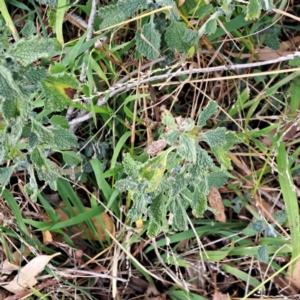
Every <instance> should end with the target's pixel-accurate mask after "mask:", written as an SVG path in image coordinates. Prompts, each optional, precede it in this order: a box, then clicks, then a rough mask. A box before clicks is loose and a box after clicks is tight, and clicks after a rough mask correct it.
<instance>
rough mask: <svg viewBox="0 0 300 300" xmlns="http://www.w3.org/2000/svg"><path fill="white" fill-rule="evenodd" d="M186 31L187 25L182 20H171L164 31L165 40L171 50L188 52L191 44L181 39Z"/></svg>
mask: <svg viewBox="0 0 300 300" xmlns="http://www.w3.org/2000/svg"><path fill="white" fill-rule="evenodd" d="M186 31H187V27H186V25H185V24H184V23H183V22H178V21H171V24H170V26H169V27H168V28H167V30H166V33H165V40H166V43H167V45H168V46H169V48H170V49H171V50H172V51H175V50H177V51H179V52H188V50H189V48H190V47H191V44H190V43H185V42H184V41H183V36H184V34H185V32H186Z"/></svg>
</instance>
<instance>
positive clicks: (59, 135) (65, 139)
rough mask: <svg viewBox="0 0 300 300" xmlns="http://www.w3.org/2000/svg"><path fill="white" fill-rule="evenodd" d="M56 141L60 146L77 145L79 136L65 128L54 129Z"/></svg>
mask: <svg viewBox="0 0 300 300" xmlns="http://www.w3.org/2000/svg"><path fill="white" fill-rule="evenodd" d="M52 132H53V135H54V143H55V145H56V146H57V147H58V148H69V147H76V146H77V137H76V135H75V134H74V133H72V132H71V131H69V130H68V129H65V128H57V129H53V131H52Z"/></svg>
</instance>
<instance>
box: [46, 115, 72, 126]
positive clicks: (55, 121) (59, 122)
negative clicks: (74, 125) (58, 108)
mask: <svg viewBox="0 0 300 300" xmlns="http://www.w3.org/2000/svg"><path fill="white" fill-rule="evenodd" d="M50 123H51V124H52V125H53V127H54V128H55V127H56V128H57V127H62V128H65V129H69V123H68V121H67V119H66V118H65V117H64V116H58V115H54V116H52V117H51V119H50Z"/></svg>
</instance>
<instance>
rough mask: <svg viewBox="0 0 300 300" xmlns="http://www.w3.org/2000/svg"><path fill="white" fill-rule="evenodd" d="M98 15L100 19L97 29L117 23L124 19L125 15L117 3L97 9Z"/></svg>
mask: <svg viewBox="0 0 300 300" xmlns="http://www.w3.org/2000/svg"><path fill="white" fill-rule="evenodd" d="M98 13H99V17H100V19H101V20H102V22H101V24H100V27H99V29H100V30H102V29H105V28H107V27H110V26H113V25H116V24H119V23H121V22H123V21H125V20H126V15H125V13H123V12H122V11H121V10H120V9H119V7H118V6H117V5H106V6H104V7H102V8H100V9H99V11H98Z"/></svg>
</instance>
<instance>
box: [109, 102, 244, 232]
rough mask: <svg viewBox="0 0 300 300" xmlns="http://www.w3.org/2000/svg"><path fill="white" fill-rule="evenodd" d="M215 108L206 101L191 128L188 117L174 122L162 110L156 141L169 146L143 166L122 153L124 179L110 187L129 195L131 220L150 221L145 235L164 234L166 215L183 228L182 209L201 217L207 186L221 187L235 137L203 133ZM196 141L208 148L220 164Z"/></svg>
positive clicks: (176, 227)
mask: <svg viewBox="0 0 300 300" xmlns="http://www.w3.org/2000/svg"><path fill="white" fill-rule="evenodd" d="M217 110H218V105H217V103H216V102H214V101H210V102H209V103H208V105H207V106H206V107H205V108H204V109H203V110H202V111H200V112H199V116H198V121H197V123H196V124H195V122H194V120H193V119H190V118H187V119H183V118H181V117H178V118H174V117H173V116H172V115H171V113H170V112H168V111H166V112H165V113H164V116H163V119H162V123H163V124H164V126H165V130H164V131H165V132H164V133H163V134H161V136H160V138H161V139H163V140H164V141H166V142H167V144H168V146H169V147H168V148H167V149H166V150H164V151H161V152H160V153H158V154H157V155H156V156H155V157H153V158H151V159H149V160H147V161H146V162H144V163H141V162H138V161H135V160H134V159H133V158H131V157H130V155H129V154H126V155H125V157H124V162H123V166H124V171H125V173H126V174H127V177H126V178H125V179H121V180H119V181H118V182H116V184H115V187H116V188H118V189H119V190H121V191H128V193H129V196H130V198H131V199H132V201H133V205H132V207H131V209H130V210H129V213H128V216H129V218H130V219H131V220H132V221H137V220H138V219H143V220H147V219H149V220H150V221H149V227H148V231H147V234H148V236H149V237H153V236H156V235H157V234H159V233H160V232H161V231H168V230H169V228H168V223H169V222H168V219H167V218H168V215H169V218H170V219H172V228H173V229H174V230H180V231H181V230H182V231H184V230H187V229H188V219H187V213H186V211H187V209H189V208H191V209H192V213H193V215H194V216H195V217H197V218H199V217H201V216H203V213H204V212H205V211H206V210H207V209H209V207H208V205H207V195H208V193H209V191H210V189H211V187H216V188H220V187H221V186H223V185H224V184H225V183H226V181H227V178H228V173H227V170H228V169H231V164H230V160H229V158H228V156H227V152H228V150H229V149H230V148H232V147H233V146H234V145H235V144H236V143H238V142H240V139H239V138H238V137H237V136H236V134H234V133H233V132H227V131H226V129H225V128H223V127H220V128H216V129H214V130H207V131H203V126H205V125H206V122H207V120H208V119H209V118H210V117H211V116H213V115H215V114H216V113H217ZM200 141H205V142H206V144H207V145H208V146H209V147H210V151H211V152H212V153H213V155H214V158H215V159H216V160H217V162H218V165H219V166H217V165H216V164H215V163H214V160H213V157H212V156H211V155H209V154H208V152H207V150H206V149H204V148H202V147H201V146H200V143H199V142H200Z"/></svg>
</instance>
